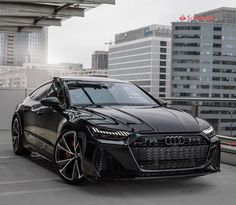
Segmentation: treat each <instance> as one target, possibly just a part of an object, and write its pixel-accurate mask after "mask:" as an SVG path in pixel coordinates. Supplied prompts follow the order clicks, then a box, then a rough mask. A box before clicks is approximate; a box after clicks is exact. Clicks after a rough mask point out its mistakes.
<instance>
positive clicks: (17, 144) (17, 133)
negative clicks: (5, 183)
mask: <svg viewBox="0 0 236 205" xmlns="http://www.w3.org/2000/svg"><path fill="white" fill-rule="evenodd" d="M11 135H12V147H13V151H14V152H15V154H16V155H29V154H30V151H29V150H27V149H26V148H25V147H24V145H23V136H24V135H23V130H22V126H21V121H20V119H19V118H18V117H17V116H15V117H14V118H13V121H12V129H11Z"/></svg>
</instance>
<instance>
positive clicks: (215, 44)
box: [213, 43, 221, 48]
mask: <svg viewBox="0 0 236 205" xmlns="http://www.w3.org/2000/svg"><path fill="white" fill-rule="evenodd" d="M213 47H214V48H221V44H219V43H214V44H213Z"/></svg>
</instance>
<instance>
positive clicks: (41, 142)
mask: <svg viewBox="0 0 236 205" xmlns="http://www.w3.org/2000/svg"><path fill="white" fill-rule="evenodd" d="M12 144H13V149H14V152H15V153H16V154H17V155H26V154H30V152H32V151H34V152H38V153H39V154H41V155H43V156H44V157H46V158H47V159H49V160H51V161H52V162H53V163H54V164H55V168H56V170H57V172H58V173H59V175H60V176H61V177H62V179H64V180H65V181H66V182H67V183H70V184H81V183H84V182H87V181H95V180H97V179H104V178H113V177H115V178H118V177H124V178H126V177H128V178H131V177H134V178H137V177H142V178H143V177H147V178H148V177H161V178H164V177H165V178H166V177H184V176H185V177H192V176H200V175H205V174H210V173H215V172H218V171H220V143H219V139H218V138H217V137H216V135H215V132H214V129H213V128H212V127H211V125H210V124H208V123H207V122H206V121H204V120H202V119H199V118H196V117H193V116H191V115H190V114H187V113H185V112H183V111H180V110H177V109H173V108H167V107H166V105H165V103H163V101H161V100H157V99H155V98H154V97H152V96H151V95H149V94H148V93H147V92H145V91H144V90H142V89H141V88H139V87H138V86H136V85H134V84H132V83H129V82H124V81H119V80H113V79H108V78H105V79H104V78H82V77H81V78H54V79H53V81H51V82H47V83H45V84H44V85H42V86H40V87H39V88H37V89H36V90H35V91H33V92H32V93H31V94H30V95H29V96H28V97H27V98H26V99H25V100H24V101H23V102H22V103H20V104H19V105H18V106H17V108H16V110H15V113H14V115H13V119H12Z"/></svg>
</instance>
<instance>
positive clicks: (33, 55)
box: [0, 28, 48, 66]
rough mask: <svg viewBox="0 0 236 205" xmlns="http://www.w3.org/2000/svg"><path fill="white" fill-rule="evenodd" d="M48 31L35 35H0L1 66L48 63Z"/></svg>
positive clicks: (34, 33) (23, 33)
mask: <svg viewBox="0 0 236 205" xmlns="http://www.w3.org/2000/svg"><path fill="white" fill-rule="evenodd" d="M47 47H48V30H47V28H44V29H43V30H42V31H41V32H33V33H25V32H18V33H7V32H2V33H0V65H9V66H22V65H23V64H24V63H42V64H45V63H47Z"/></svg>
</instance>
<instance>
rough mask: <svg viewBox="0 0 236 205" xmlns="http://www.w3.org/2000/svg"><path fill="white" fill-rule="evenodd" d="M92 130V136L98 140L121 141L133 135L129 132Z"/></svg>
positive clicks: (93, 128)
mask: <svg viewBox="0 0 236 205" xmlns="http://www.w3.org/2000/svg"><path fill="white" fill-rule="evenodd" d="M90 130H91V132H92V135H93V136H94V137H96V138H101V139H116V140H120V139H122V138H124V137H127V136H129V135H131V132H127V131H118V130H116V131H113V130H105V129H102V128H97V127H90Z"/></svg>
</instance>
